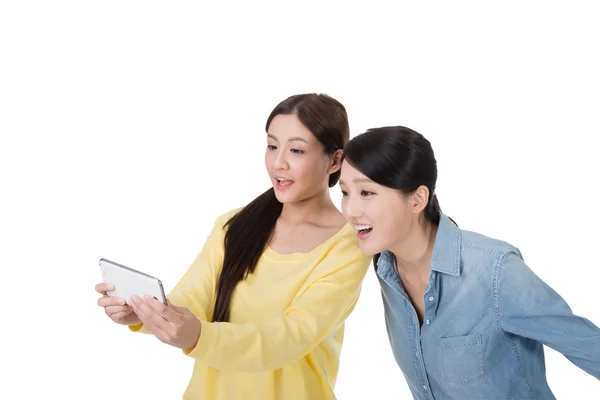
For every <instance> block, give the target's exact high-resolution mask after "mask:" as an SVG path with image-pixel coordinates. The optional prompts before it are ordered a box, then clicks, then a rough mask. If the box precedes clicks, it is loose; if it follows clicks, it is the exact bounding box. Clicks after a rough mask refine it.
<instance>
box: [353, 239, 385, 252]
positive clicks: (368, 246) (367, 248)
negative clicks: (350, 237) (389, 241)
mask: <svg viewBox="0 0 600 400" xmlns="http://www.w3.org/2000/svg"><path fill="white" fill-rule="evenodd" d="M358 247H360V250H361V251H362V252H363V253H365V254H366V255H368V256H374V255H375V254H377V253H381V252H382V251H383V250H382V249H380V248H379V247H378V246H374V245H373V244H372V243H368V242H366V241H363V240H361V241H359V242H358Z"/></svg>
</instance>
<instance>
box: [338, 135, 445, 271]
mask: <svg viewBox="0 0 600 400" xmlns="http://www.w3.org/2000/svg"><path fill="white" fill-rule="evenodd" d="M343 159H345V160H346V161H347V162H348V163H349V164H350V165H352V166H353V167H354V168H356V169H357V170H359V171H360V172H362V174H363V175H365V176H366V177H367V178H369V179H371V180H372V181H373V182H375V183H378V184H380V185H382V186H386V187H388V188H391V189H396V190H398V191H400V192H402V193H404V194H411V193H414V192H415V191H416V190H417V188H418V187H419V186H421V185H423V186H426V187H427V189H429V199H428V201H427V206H426V207H425V209H424V210H423V216H424V217H425V220H426V221H428V222H429V223H431V224H433V225H438V224H439V223H440V216H441V214H442V210H441V208H440V204H439V202H438V199H437V195H436V194H435V185H436V182H437V174H438V171H437V161H436V160H435V155H434V153H433V149H432V147H431V143H429V141H428V140H427V139H425V137H424V136H423V135H421V134H420V133H418V132H415V131H413V130H412V129H409V128H406V127H404V126H387V127H382V128H373V129H369V130H367V131H366V132H365V133H362V134H360V135H358V136H356V137H354V138H353V139H352V140H350V141H349V142H348V144H347V145H346V147H345V148H344V155H343ZM378 259H379V254H377V255H375V257H374V263H375V266H377V260H378Z"/></svg>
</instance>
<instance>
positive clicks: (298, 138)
mask: <svg viewBox="0 0 600 400" xmlns="http://www.w3.org/2000/svg"><path fill="white" fill-rule="evenodd" d="M267 137H270V138H271V139H273V140H277V141H278V142H279V140H278V139H277V138H276V137H275V136H273V135H271V134H270V133H267ZM294 141H296V142H304V143H306V144H308V142H307V141H306V139H304V138H301V137H300V136H294V137H291V138H289V139H288V142H294Z"/></svg>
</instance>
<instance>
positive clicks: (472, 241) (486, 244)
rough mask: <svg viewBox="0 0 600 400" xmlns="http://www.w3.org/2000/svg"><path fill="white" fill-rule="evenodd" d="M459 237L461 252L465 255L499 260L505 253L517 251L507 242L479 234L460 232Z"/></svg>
mask: <svg viewBox="0 0 600 400" xmlns="http://www.w3.org/2000/svg"><path fill="white" fill-rule="evenodd" d="M461 236H462V243H461V247H462V251H463V252H466V253H472V254H476V253H480V254H482V255H487V256H489V257H491V258H494V259H501V258H503V257H504V256H505V255H506V254H507V253H510V252H515V251H516V252H518V251H519V250H518V249H517V248H516V247H515V246H513V245H512V244H511V243H509V242H506V241H504V240H501V239H497V238H493V237H490V236H486V235H484V234H481V233H477V232H472V231H466V230H461Z"/></svg>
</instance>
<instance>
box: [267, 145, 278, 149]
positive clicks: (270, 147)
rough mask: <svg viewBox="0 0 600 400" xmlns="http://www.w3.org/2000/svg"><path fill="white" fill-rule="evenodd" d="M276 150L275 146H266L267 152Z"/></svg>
mask: <svg viewBox="0 0 600 400" xmlns="http://www.w3.org/2000/svg"><path fill="white" fill-rule="evenodd" d="M276 149H277V146H275V145H272V144H268V145H267V150H276Z"/></svg>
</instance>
